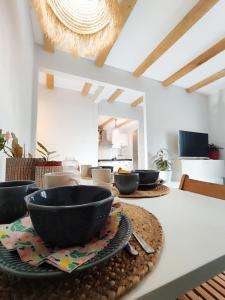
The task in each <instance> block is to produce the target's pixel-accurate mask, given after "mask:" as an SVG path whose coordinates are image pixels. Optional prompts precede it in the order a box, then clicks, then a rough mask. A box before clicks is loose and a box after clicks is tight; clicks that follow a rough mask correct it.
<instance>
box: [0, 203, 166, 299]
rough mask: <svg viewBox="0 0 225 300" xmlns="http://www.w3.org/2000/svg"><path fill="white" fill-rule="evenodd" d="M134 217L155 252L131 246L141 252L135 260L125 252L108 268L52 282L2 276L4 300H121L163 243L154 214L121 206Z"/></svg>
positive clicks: (150, 265) (153, 261)
mask: <svg viewBox="0 0 225 300" xmlns="http://www.w3.org/2000/svg"><path fill="white" fill-rule="evenodd" d="M121 207H122V209H123V211H124V212H125V213H127V215H129V216H130V218H131V220H132V223H133V227H134V229H135V230H136V232H137V233H139V234H140V235H141V236H142V237H143V239H145V240H146V242H148V243H149V244H150V245H151V246H152V247H153V248H154V249H155V253H154V254H146V253H145V252H144V251H143V250H142V249H141V247H140V246H139V244H138V243H137V242H136V241H134V240H132V241H131V244H132V245H133V246H134V247H135V249H136V250H137V251H138V252H139V255H138V256H131V255H130V254H128V253H127V252H126V250H122V251H121V252H120V253H119V254H117V255H116V256H115V257H113V258H111V259H110V260H109V261H108V262H106V263H105V264H102V265H99V266H96V267H93V268H92V269H90V270H89V271H85V272H83V273H80V274H79V275H75V274H74V275H72V274H71V275H70V276H67V277H60V278H54V279H53V278H52V279H42V280H41V279H39V280H37V279H36V280H34V279H18V278H14V277H8V276H7V275H5V274H2V273H0V299H1V300H11V299H12V300H37V299H38V300H63V299H66V300H80V299H82V300H84V299H90V300H98V299H99V300H107V299H118V298H119V297H120V296H122V295H123V294H125V293H126V292H127V291H128V290H130V289H131V288H132V287H134V286H135V285H137V284H138V283H139V281H140V280H141V279H142V278H143V277H144V276H145V275H146V274H147V273H148V272H150V271H152V269H153V267H154V265H155V264H156V262H157V259H158V257H159V254H160V250H161V248H162V243H163V234H162V227H161V225H160V223H159V221H158V220H157V219H156V217H155V216H153V215H152V214H151V213H149V212H147V211H146V210H144V209H143V208H140V207H138V206H135V205H129V204H121Z"/></svg>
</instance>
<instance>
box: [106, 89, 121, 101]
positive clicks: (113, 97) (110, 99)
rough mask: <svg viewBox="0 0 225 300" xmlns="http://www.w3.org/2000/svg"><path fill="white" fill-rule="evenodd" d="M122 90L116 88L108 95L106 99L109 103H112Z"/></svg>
mask: <svg viewBox="0 0 225 300" xmlns="http://www.w3.org/2000/svg"><path fill="white" fill-rule="evenodd" d="M123 92H124V90H122V89H117V90H115V92H114V93H113V94H112V95H111V96H110V97H109V99H108V100H107V101H108V102H109V103H113V102H115V101H116V99H117V98H118V97H119V96H120V95H121V94H122V93H123Z"/></svg>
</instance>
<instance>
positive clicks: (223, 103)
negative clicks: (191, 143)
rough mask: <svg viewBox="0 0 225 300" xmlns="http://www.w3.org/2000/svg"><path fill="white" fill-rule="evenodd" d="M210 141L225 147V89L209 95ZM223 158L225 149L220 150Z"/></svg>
mask: <svg viewBox="0 0 225 300" xmlns="http://www.w3.org/2000/svg"><path fill="white" fill-rule="evenodd" d="M209 137H210V142H211V143H214V144H216V145H218V146H220V147H223V148H225V89H224V90H221V91H219V92H218V93H215V94H214V95H211V96H210V97H209ZM220 153H221V159H224V158H225V150H220Z"/></svg>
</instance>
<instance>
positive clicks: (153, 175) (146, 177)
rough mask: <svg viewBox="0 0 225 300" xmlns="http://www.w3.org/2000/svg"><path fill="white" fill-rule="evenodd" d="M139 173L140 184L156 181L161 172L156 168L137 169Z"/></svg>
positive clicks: (136, 171)
mask: <svg viewBox="0 0 225 300" xmlns="http://www.w3.org/2000/svg"><path fill="white" fill-rule="evenodd" d="M134 173H137V174H139V181H140V184H148V183H155V182H156V180H157V179H158V178H159V172H158V171H155V170H135V171H134Z"/></svg>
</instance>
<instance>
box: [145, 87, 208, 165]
mask: <svg viewBox="0 0 225 300" xmlns="http://www.w3.org/2000/svg"><path fill="white" fill-rule="evenodd" d="M146 108H147V111H146V115H147V120H148V130H149V139H148V145H149V161H151V159H152V156H153V155H155V154H156V152H157V151H158V150H159V149H160V148H167V149H168V151H169V153H170V155H171V158H172V159H175V158H177V156H178V131H179V130H180V129H181V130H187V131H196V132H206V133H208V130H209V128H208V100H207V98H206V97H205V96H203V95H200V94H197V93H193V94H191V95H190V94H187V93H186V92H185V91H184V90H183V89H180V88H176V87H173V86H172V87H169V88H163V87H162V86H161V84H160V83H158V82H155V83H154V85H152V87H151V97H150V99H148V101H147V106H146Z"/></svg>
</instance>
